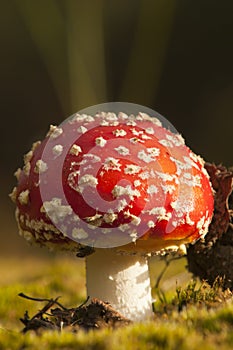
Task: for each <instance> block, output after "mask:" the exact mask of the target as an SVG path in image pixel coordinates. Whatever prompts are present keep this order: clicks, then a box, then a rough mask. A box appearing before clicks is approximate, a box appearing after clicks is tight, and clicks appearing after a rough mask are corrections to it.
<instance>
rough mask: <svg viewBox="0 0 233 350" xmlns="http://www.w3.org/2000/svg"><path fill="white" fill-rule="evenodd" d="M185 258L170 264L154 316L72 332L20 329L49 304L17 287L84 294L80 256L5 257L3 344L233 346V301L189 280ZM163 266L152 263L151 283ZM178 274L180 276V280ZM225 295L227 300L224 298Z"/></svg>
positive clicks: (70, 302) (110, 349) (76, 298)
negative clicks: (23, 320)
mask: <svg viewBox="0 0 233 350" xmlns="http://www.w3.org/2000/svg"><path fill="white" fill-rule="evenodd" d="M184 265H185V260H184V259H181V260H179V261H176V262H175V263H174V264H171V266H170V267H169V269H168V271H167V272H166V274H165V276H164V278H163V280H162V281H161V284H160V287H161V288H162V289H163V290H164V292H161V291H160V294H159V295H158V294H157V293H156V291H155V290H154V297H155V298H156V302H155V304H154V308H155V319H154V320H153V321H150V322H147V323H144V324H134V325H130V326H127V327H125V328H118V329H114V330H113V329H104V330H100V331H91V332H88V333H85V332H83V331H80V332H79V333H77V334H73V333H71V332H69V331H68V330H64V331H62V332H61V333H57V332H49V331H47V332H43V333H42V334H41V335H36V334H34V333H33V332H31V333H27V334H26V335H23V334H21V333H20V330H21V329H22V327H23V325H22V324H21V323H20V321H19V318H20V317H22V316H23V314H24V312H25V310H28V312H29V315H30V316H32V315H33V314H35V313H36V312H37V311H38V309H40V308H41V307H42V306H43V305H44V304H43V303H38V302H33V301H30V300H26V299H22V298H20V297H18V296H17V295H18V293H20V292H24V293H25V294H27V295H30V296H33V297H40V298H43V297H45V298H55V297H57V296H59V295H60V296H61V299H60V301H61V303H62V304H63V305H65V306H66V307H74V306H78V305H79V304H80V303H81V302H82V301H84V299H85V269H84V263H83V262H82V261H81V260H77V259H74V258H68V257H66V256H51V257H50V258H48V257H44V256H43V257H33V258H26V259H22V258H20V259H17V258H14V259H3V258H2V259H0V350H16V349H17V350H27V349H33V350H37V349H38V350H41V349H42V350H50V349H51V350H52V349H53V350H57V349H65V350H66V349H93V350H94V349H95V350H98V349H106V350H119V349H124V350H128V349H135V350H137V349H138V350H139V349H140V350H144V349H145V350H150V349H155V350H156V349H169V350H170V349H171V350H173V349H177V350H178V349H179V350H183V349H189V350H194V349H195V350H196V349H198V350H200V349H205V350H211V349H219V350H227V349H232V348H233V301H232V299H229V298H228V297H229V295H226V294H223V293H222V292H221V291H220V290H219V288H218V286H216V287H215V288H214V289H209V288H208V287H206V285H204V286H200V284H196V283H194V282H190V281H191V278H190V275H188V274H186V273H185V267H184ZM162 267H163V263H162V262H158V261H154V262H152V264H151V274H152V283H153V284H155V282H156V278H157V277H156V275H157V274H158V271H161V269H162ZM176 280H178V281H177V282H176ZM225 299H226V300H225Z"/></svg>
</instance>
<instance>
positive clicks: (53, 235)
mask: <svg viewBox="0 0 233 350" xmlns="http://www.w3.org/2000/svg"><path fill="white" fill-rule="evenodd" d="M24 160H25V165H24V168H23V170H18V171H17V178H18V186H17V187H16V188H15V189H14V190H13V193H12V198H13V199H14V200H15V202H16V205H17V211H16V217H17V221H18V225H19V229H20V232H21V234H22V235H23V236H24V237H25V238H26V239H28V240H30V241H36V242H37V243H40V244H42V245H48V246H53V245H54V246H55V245H57V246H59V245H60V246H61V247H64V248H68V249H78V248H79V247H80V246H81V245H87V246H94V247H116V246H121V247H120V248H121V250H122V249H123V250H133V251H137V250H139V251H143V252H156V251H159V250H161V249H164V248H166V247H169V246H171V245H176V246H179V245H181V244H183V243H189V242H193V241H195V240H197V239H198V238H200V237H203V236H204V235H205V234H206V233H207V230H208V226H209V223H210V221H211V218H212V214H213V191H212V187H211V184H210V181H209V177H208V174H207V172H206V170H205V169H204V166H203V164H204V162H203V160H202V159H201V158H200V157H199V156H196V155H195V154H194V153H193V152H192V151H191V150H190V149H189V148H188V147H187V146H185V144H184V141H183V139H182V137H181V136H180V135H178V134H174V133H172V132H170V131H169V130H167V129H165V128H163V127H162V126H161V123H160V122H159V121H158V120H157V119H156V118H151V117H149V116H148V115H145V114H144V113H139V115H137V116H133V115H130V116H128V115H126V114H124V113H119V115H118V116H116V115H115V114H114V113H99V114H97V115H96V116H95V117H92V116H88V115H79V114H77V115H75V116H73V118H71V119H69V120H68V121H66V122H65V123H63V124H62V125H61V126H60V127H51V128H50V132H49V133H48V135H47V137H46V138H45V139H44V141H42V142H41V143H40V142H38V143H36V144H34V145H33V147H32V150H31V151H30V152H29V153H28V154H27V155H26V156H25V159H24ZM122 246H123V247H122Z"/></svg>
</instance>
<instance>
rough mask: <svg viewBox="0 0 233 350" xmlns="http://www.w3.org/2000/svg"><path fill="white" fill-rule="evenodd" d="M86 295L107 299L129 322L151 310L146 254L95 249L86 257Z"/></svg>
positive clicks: (142, 317)
mask: <svg viewBox="0 0 233 350" xmlns="http://www.w3.org/2000/svg"><path fill="white" fill-rule="evenodd" d="M86 276H87V295H88V296H90V297H91V298H99V299H101V300H103V301H105V302H109V303H110V304H111V305H112V306H113V307H114V308H115V309H116V310H117V311H118V312H120V313H121V314H122V315H123V316H125V317H127V318H129V319H130V320H132V321H142V320H145V319H148V318H150V317H151V316H152V315H153V313H152V298H151V286H150V277H149V270H148V262H147V259H146V258H145V257H141V256H135V255H120V254H117V253H116V252H115V251H114V249H97V250H96V252H95V253H94V254H92V255H90V256H88V257H87V258H86Z"/></svg>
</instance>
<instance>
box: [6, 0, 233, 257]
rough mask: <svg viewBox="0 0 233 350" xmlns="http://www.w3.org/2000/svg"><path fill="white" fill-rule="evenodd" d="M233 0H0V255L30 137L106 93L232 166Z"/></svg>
mask: <svg viewBox="0 0 233 350" xmlns="http://www.w3.org/2000/svg"><path fill="white" fill-rule="evenodd" d="M232 38H233V1H232V0H228V1H226V0H223V1H221V2H220V1H216V0H205V1H203V0H195V1H194V0H156V1H155V0H151V1H149V0H148V1H147V0H128V1H123V0H110V1H108V0H105V1H104V0H96V1H95V0H92V1H83V0H80V1H79V0H42V1H31V0H11V1H2V2H1V11H0V50H1V55H0V60H1V64H0V77H1V87H0V89H1V91H0V96H1V103H0V109H1V138H0V141H1V147H0V161H1V173H0V174H1V183H0V221H1V229H0V239H1V255H4V254H8V255H9V254H11V255H22V254H29V253H32V252H33V253H35V252H37V250H32V249H31V248H28V247H27V245H26V243H25V242H24V240H23V239H21V238H20V237H18V235H17V228H16V224H15V220H14V205H13V204H11V202H10V200H9V199H8V193H9V192H10V191H11V188H12V187H13V186H14V184H15V179H14V177H13V173H14V171H15V170H16V169H17V168H18V167H19V166H21V165H22V159H23V154H24V153H26V152H27V151H28V150H29V148H30V146H31V143H32V142H34V141H36V140H37V139H40V138H42V137H44V135H45V133H46V131H47V129H48V126H49V124H59V123H61V122H62V121H63V119H65V118H67V117H68V116H69V115H71V114H73V113H75V112H76V111H78V110H80V109H82V108H85V107H88V106H90V105H93V104H98V103H103V102H107V101H125V102H133V103H137V104H142V105H146V106H148V107H150V108H152V109H154V110H156V111H158V112H159V113H160V114H162V115H164V116H165V117H166V118H167V119H169V120H170V122H171V123H172V124H173V125H174V126H175V127H176V129H177V130H179V132H180V133H181V134H182V135H183V136H184V137H185V139H186V142H187V144H188V145H189V146H190V147H191V148H192V149H193V150H194V151H195V152H196V153H198V154H201V155H202V156H203V157H204V158H205V159H206V160H208V161H211V162H213V161H214V162H216V163H223V164H225V165H228V166H229V165H233V159H232V158H233V157H232V153H233V152H232V149H233V141H232V140H233V138H232V134H233V39H232Z"/></svg>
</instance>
